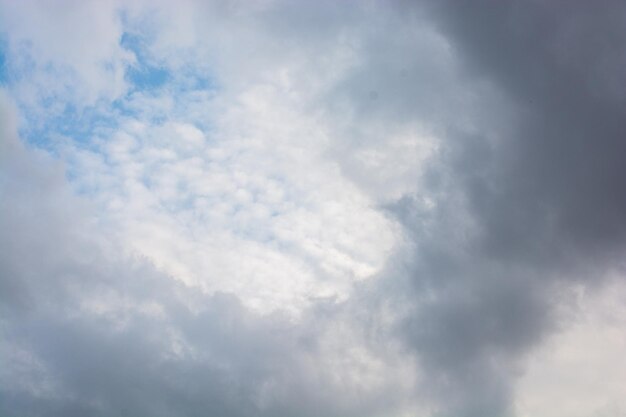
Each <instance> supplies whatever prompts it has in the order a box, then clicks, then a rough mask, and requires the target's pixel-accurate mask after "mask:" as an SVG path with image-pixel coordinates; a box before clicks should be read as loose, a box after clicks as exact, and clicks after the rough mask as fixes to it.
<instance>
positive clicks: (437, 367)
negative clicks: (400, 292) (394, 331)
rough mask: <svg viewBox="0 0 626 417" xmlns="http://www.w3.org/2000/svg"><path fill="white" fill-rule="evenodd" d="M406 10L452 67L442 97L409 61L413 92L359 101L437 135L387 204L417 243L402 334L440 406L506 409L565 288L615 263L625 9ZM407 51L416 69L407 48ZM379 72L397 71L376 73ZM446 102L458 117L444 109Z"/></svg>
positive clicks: (496, 412) (452, 411)
mask: <svg viewBox="0 0 626 417" xmlns="http://www.w3.org/2000/svg"><path fill="white" fill-rule="evenodd" d="M401 10H402V11H403V13H404V15H405V16H408V17H405V19H406V21H410V20H411V19H412V18H413V17H414V16H423V15H424V14H425V15H426V16H428V19H429V21H430V22H431V23H432V24H434V25H435V27H436V28H437V30H438V31H439V33H441V35H442V36H443V37H444V38H445V39H446V40H447V42H448V43H449V46H450V48H451V51H452V55H453V57H454V59H453V60H452V63H453V64H454V65H456V67H457V68H458V71H460V76H458V77H456V78H452V77H451V78H448V81H449V82H448V83H447V84H448V86H449V85H450V84H453V83H454V82H457V83H458V84H457V85H455V86H454V88H453V89H452V91H450V90H449V89H447V88H441V89H437V88H436V87H435V89H436V90H438V92H439V94H437V93H436V92H433V91H431V90H432V89H433V87H432V85H428V82H429V81H433V82H434V84H433V85H435V86H437V87H438V86H439V84H440V83H441V82H438V81H437V79H438V78H437V77H424V76H423V73H422V72H421V71H417V72H413V73H411V68H410V67H409V74H410V75H409V78H408V79H407V80H405V82H406V83H407V84H408V87H407V88H406V89H405V90H404V91H400V90H399V89H394V91H395V92H394V93H393V94H391V95H390V96H389V99H388V100H387V101H384V100H383V101H382V102H379V103H378V104H377V105H378V106H379V107H380V108H381V109H383V108H384V110H380V111H379V110H377V109H368V111H369V112H372V113H373V115H371V116H370V118H375V117H383V116H381V114H382V112H386V113H389V112H390V111H393V110H397V112H395V114H394V116H393V117H392V118H393V119H394V120H396V122H397V123H407V121H410V120H411V118H413V119H415V120H420V119H423V120H425V123H427V124H431V125H432V126H433V127H434V129H435V130H436V131H437V132H439V133H440V135H441V138H442V143H441V148H440V152H439V153H438V154H437V157H436V158H434V159H433V160H432V161H431V165H430V167H429V168H428V170H427V172H426V174H425V175H424V177H423V179H422V180H421V190H422V191H421V192H420V193H418V194H416V195H407V196H405V197H404V198H403V199H401V200H400V201H398V202H397V203H396V204H395V205H393V208H392V211H393V212H394V213H395V214H396V215H398V216H399V218H400V219H401V220H402V222H403V223H404V224H405V225H406V226H407V230H410V233H411V235H412V236H413V239H414V242H415V246H416V250H415V253H414V259H413V264H412V265H413V266H412V271H411V272H410V274H411V275H412V277H413V281H412V288H413V292H412V293H411V294H410V295H405V298H406V302H407V303H408V304H411V305H412V306H413V312H412V313H411V314H409V315H408V316H407V319H406V321H405V322H404V324H402V325H401V326H400V327H399V329H398V332H399V334H400V335H401V337H404V338H405V339H406V341H407V345H408V346H410V347H411V348H412V349H414V350H415V352H416V355H417V356H418V357H419V358H420V361H421V364H422V366H423V367H424V368H425V370H426V372H427V374H428V375H429V380H428V383H427V384H426V386H425V387H424V389H425V390H429V391H430V392H431V393H432V395H433V397H434V398H435V399H437V401H438V403H439V406H438V410H439V411H438V414H437V415H455V416H468V417H469V416H483V417H485V416H494V417H495V416H504V415H511V414H513V413H514V408H513V404H514V381H515V377H516V375H519V373H520V371H521V370H522V369H523V368H522V367H521V365H522V361H521V360H522V359H523V357H524V354H526V353H527V352H528V351H529V349H530V348H532V347H533V346H536V344H537V343H539V342H540V341H541V340H542V338H543V337H544V336H545V335H546V334H547V333H548V332H550V331H552V330H554V327H555V326H556V325H557V321H556V317H555V316H554V309H553V307H554V305H555V304H558V303H561V302H564V300H563V297H564V296H565V295H564V294H565V293H564V292H563V291H562V289H563V285H564V284H565V283H567V282H578V283H583V284H584V285H588V286H595V285H599V284H601V283H602V281H603V278H604V277H605V276H606V273H607V272H608V271H610V270H612V269H613V270H615V269H621V268H623V264H622V261H621V259H620V255H621V253H622V251H623V249H624V244H625V243H626V241H625V239H624V238H625V237H626V236H625V233H624V232H625V231H626V230H625V227H626V221H625V220H626V219H625V218H624V213H626V210H625V209H626V188H625V184H626V183H625V182H624V178H626V168H625V165H624V163H623V157H624V155H625V154H626V152H625V151H626V142H625V141H624V134H625V133H626V118H625V111H626V101H625V96H624V92H625V91H626V90H625V89H624V86H623V85H622V84H623V83H620V82H618V81H617V80H619V79H620V78H623V75H624V60H625V59H626V30H624V28H625V27H626V25H625V23H626V9H625V7H624V4H623V3H622V2H602V3H601V4H596V3H594V4H592V3H589V2H552V3H548V2H533V1H531V2H521V1H520V2H517V1H510V2H493V1H484V2H426V3H425V4H419V5H416V4H410V5H405V7H404V6H403V7H401ZM380 49H382V50H384V51H385V52H382V53H378V52H377V51H371V52H370V54H371V58H370V59H371V61H373V62H376V61H377V60H378V59H379V58H381V62H382V61H384V62H387V61H388V60H387V59H386V58H385V57H386V54H388V53H389V52H388V51H389V49H390V48H385V47H382V48H380ZM417 50H419V48H418V49H417ZM417 50H415V51H416V52H417ZM405 55H406V56H408V58H407V59H406V60H404V61H403V62H405V63H407V64H409V65H410V62H411V58H412V57H414V56H415V55H416V54H411V47H407V48H406V49H405ZM430 62H432V61H430ZM369 70H372V71H376V67H375V66H373V67H367V68H364V69H363V71H364V72H365V73H367V72H368V71H369ZM381 72H382V73H383V74H385V73H386V75H387V76H389V75H390V73H389V69H388V68H385V69H384V70H381V71H380V72H378V73H374V74H372V75H371V77H380V73H381ZM411 75H412V76H413V78H411ZM383 84H384V83H383ZM441 84H446V83H445V82H443V83H441ZM391 85H392V86H393V81H391ZM424 86H426V87H425V88H424ZM420 94H421V96H420ZM455 95H466V97H469V98H468V99H467V100H459V99H458V98H457V97H456V96H455ZM398 96H400V97H398ZM380 97H381V98H383V97H385V95H384V94H381V95H380ZM432 97H434V99H431V98H432ZM411 100H413V101H414V103H411ZM355 101H356V99H355ZM439 103H443V104H439ZM447 103H449V106H448V108H449V109H451V110H454V111H452V112H450V113H443V114H439V113H438V112H437V110H439V109H441V108H445V107H446V104H447ZM459 103H460V107H459V106H458V104H459ZM355 106H359V105H358V104H355ZM464 106H465V107H464ZM476 107H478V108H479V109H478V110H476ZM433 112H436V114H437V115H439V116H440V117H433ZM384 117H387V118H388V116H384ZM427 198H428V199H430V201H427V200H426V199H427ZM433 202H434V208H433V207H432V206H433Z"/></svg>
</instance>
